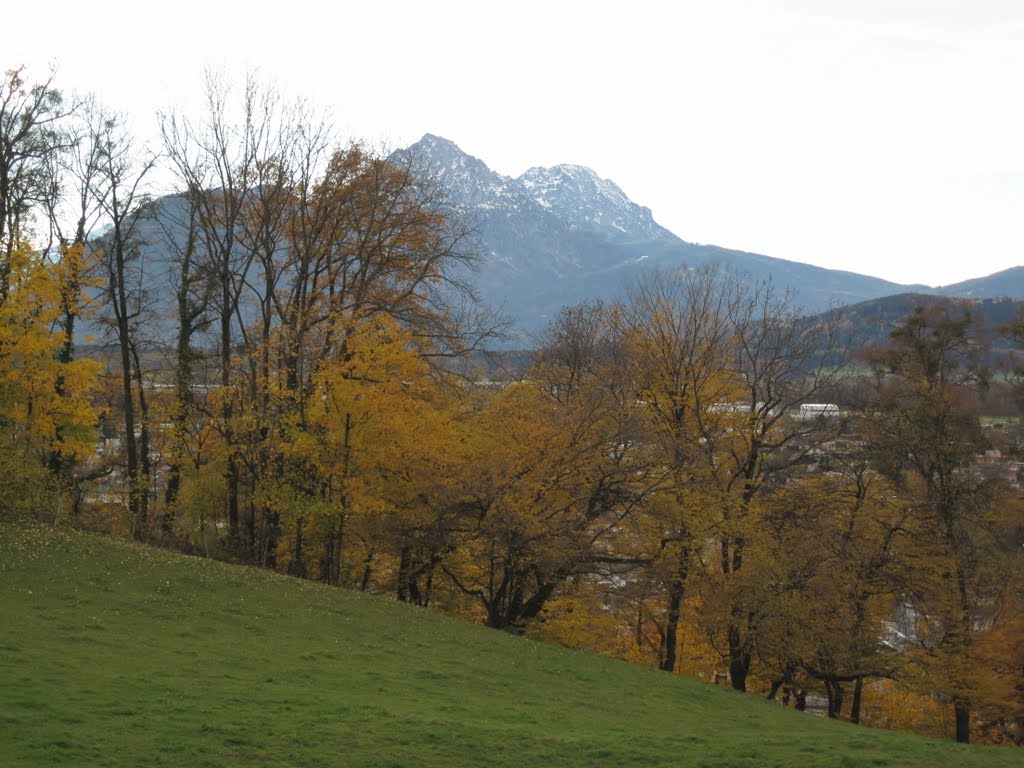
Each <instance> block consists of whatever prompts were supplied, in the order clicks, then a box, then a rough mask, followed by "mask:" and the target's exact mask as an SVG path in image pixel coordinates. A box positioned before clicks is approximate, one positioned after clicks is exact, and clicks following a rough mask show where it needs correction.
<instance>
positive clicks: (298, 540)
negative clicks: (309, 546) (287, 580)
mask: <svg viewBox="0 0 1024 768" xmlns="http://www.w3.org/2000/svg"><path fill="white" fill-rule="evenodd" d="M304 523H305V520H304V519H303V518H301V517H300V518H299V519H298V520H296V521H295V549H294V550H293V551H292V561H291V562H290V563H288V573H289V574H290V575H291V576H298V577H299V578H302V579H305V578H307V576H308V572H307V570H306V555H305V553H304V552H303V551H302V526H303V524H304Z"/></svg>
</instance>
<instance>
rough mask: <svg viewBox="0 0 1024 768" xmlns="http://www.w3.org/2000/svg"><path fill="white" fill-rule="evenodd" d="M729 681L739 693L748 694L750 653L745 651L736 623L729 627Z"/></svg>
mask: <svg viewBox="0 0 1024 768" xmlns="http://www.w3.org/2000/svg"><path fill="white" fill-rule="evenodd" d="M728 638H729V679H730V681H731V682H732V687H733V688H734V689H736V690H737V691H742V692H744V693H745V692H746V690H747V675H749V674H750V661H751V659H750V653H749V652H747V651H745V650H744V649H743V638H742V637H741V636H740V629H739V626H737V624H736V623H733V624H731V625H730V626H729V632H728Z"/></svg>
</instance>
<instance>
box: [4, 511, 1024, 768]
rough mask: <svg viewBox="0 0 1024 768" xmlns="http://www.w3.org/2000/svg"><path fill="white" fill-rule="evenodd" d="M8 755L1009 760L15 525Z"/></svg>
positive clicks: (440, 621)
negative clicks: (829, 719) (831, 719)
mask: <svg viewBox="0 0 1024 768" xmlns="http://www.w3.org/2000/svg"><path fill="white" fill-rule="evenodd" d="M0 765H3V766H7V767H8V768H15V767H16V766H40V767H41V766H52V765H67V766H133V767H134V766H228V765H238V766H379V767H381V768H385V767H387V768H397V767H398V766H428V767H429V766H488V768H499V767H501V766H509V767H511V766H581V767H582V766H586V767H587V768H593V767H595V766H599V767H601V768H603V767H605V766H608V767H612V766H644V767H645V768H650V767H652V766H750V767H751V768H753V767H754V766H809V767H810V766H861V765H863V766H922V767H923V766H985V767H986V768H996V767H998V766H1009V765H1024V753H1022V752H1020V751H1017V750H1011V749H996V748H985V747H967V746H962V745H956V744H953V743H950V742H941V741H935V740H927V739H922V738H917V737H913V736H908V735H903V734H896V733H888V732H883V731H876V730H870V729H867V728H859V727H856V726H851V725H849V724H844V723H837V722H828V721H826V720H823V719H821V718H819V717H815V716H812V715H807V714H802V713H797V712H794V711H791V710H785V709H783V708H781V707H780V706H779V705H777V704H774V703H769V702H766V701H763V700H760V699H757V698H755V697H747V696H743V695H739V694H735V693H733V692H732V691H729V690H726V689H723V688H715V687H712V686H708V685H704V684H701V683H699V682H696V681H693V680H689V679H685V678H681V677H673V676H670V675H666V674H664V673H659V672H657V671H655V670H652V669H646V668H641V667H637V666H632V665H630V664H627V663H625V662H619V661H614V660H610V659H606V658H601V657H598V656H594V655H589V654H582V653H577V652H572V651H568V650H565V649H562V648H559V647H554V646H547V645H542V644H538V643H535V642H532V641H529V640H525V639H522V638H517V637H512V636H510V635H507V634H504V633H500V632H496V631H493V630H487V629H485V628H482V627H478V626H472V625H469V624H466V623H463V622H459V621H456V620H453V619H449V618H445V617H442V616H437V615H434V614H432V613H430V612H429V611H425V610H422V609H415V608H411V607H409V606H407V605H403V604H400V603H396V602H394V601H392V600H387V599H381V598H377V597H373V596H368V595H361V594H355V593H349V592H345V591H342V590H337V589H332V588H328V587H324V586H321V585H319V584H314V583H309V582H302V581H298V580H294V579H289V578H286V577H282V576H278V575H274V574H271V573H267V572H263V571H258V570H255V569H250V568H244V567H236V566H230V565H226V564H222V563H217V562H212V561H208V560H201V559H195V558H189V557H184V556H181V555H177V554H173V553H170V552H165V551H161V550H156V549H149V548H145V547H140V546H134V545H126V544H122V543H118V542H115V541H113V540H110V539H105V538H102V537H99V536H93V535H85V534H80V533H75V532H71V531H67V530H53V529H49V528H45V527H40V526H36V525H32V524H27V523H20V522H16V523H11V522H7V523H0Z"/></svg>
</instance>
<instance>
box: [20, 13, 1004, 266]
mask: <svg viewBox="0 0 1024 768" xmlns="http://www.w3.org/2000/svg"><path fill="white" fill-rule="evenodd" d="M4 17H5V22H4V26H5V27H6V32H7V33H6V34H5V35H4V37H5V41H4V46H3V48H2V49H0V50H2V54H0V55H2V57H3V61H2V62H0V64H2V66H3V68H4V69H8V68H11V67H14V66H17V65H20V64H27V65H29V67H30V75H31V74H32V73H38V74H39V75H41V76H42V75H45V73H46V67H47V64H48V62H51V61H52V62H56V63H57V64H58V66H59V73H58V80H57V83H58V85H61V86H63V87H64V88H66V89H69V90H72V89H73V90H78V91H90V92H94V93H96V94H97V95H98V96H99V97H100V99H101V100H102V101H103V102H105V103H106V104H107V105H108V106H109V107H111V108H113V109H116V110H120V111H125V112H129V113H131V114H132V115H133V116H134V120H135V125H136V129H137V131H138V132H139V133H140V134H146V135H152V134H154V133H155V126H156V117H155V114H156V111H157V110H161V109H162V110H165V111H166V110H167V109H169V108H170V107H178V108H185V109H188V108H191V107H193V106H197V105H198V104H199V103H200V101H201V100H200V98H199V96H200V91H201V82H202V72H203V69H204V68H205V67H208V66H214V67H227V68H228V70H229V71H231V72H235V73H236V74H237V75H238V77H239V78H241V77H242V75H243V73H244V71H245V69H246V68H247V67H258V68H259V71H260V74H261V76H263V77H264V78H266V79H267V80H269V81H273V82H275V83H276V84H277V86H278V87H280V88H281V90H283V91H284V92H286V93H288V94H294V95H303V96H306V97H309V98H310V99H311V100H314V101H316V102H317V103H319V104H322V105H324V106H326V107H330V109H331V111H332V113H333V115H334V117H335V119H336V120H337V122H338V124H339V126H340V127H341V128H342V130H343V132H344V133H345V135H346V136H348V137H351V138H363V139H369V140H371V141H374V142H386V143H387V144H388V145H390V146H404V145H407V144H409V143H412V142H414V141H416V140H417V139H419V138H420V136H422V135H423V134H424V133H426V132H430V133H435V134H438V135H441V136H444V137H446V138H449V139H451V140H453V141H454V142H455V143H457V144H458V145H460V146H461V147H462V148H463V149H464V150H465V151H467V152H469V153H470V154H472V155H475V156H477V157H479V158H480V159H481V160H483V161H484V162H486V163H487V164H488V165H489V166H490V167H491V168H493V169H495V170H497V171H499V172H501V173H504V174H508V175H518V174H520V173H522V172H523V171H524V170H526V169H527V168H528V167H530V166H533V165H554V164H556V163H578V164H581V165H587V166H590V167H591V168H593V169H594V170H595V171H596V172H597V173H598V174H600V175H601V176H603V177H606V178H610V179H612V180H613V181H615V182H616V183H617V184H618V185H619V186H620V187H622V188H623V190H624V191H625V192H626V193H627V194H628V195H629V196H630V197H631V198H632V199H633V200H635V201H636V202H638V203H640V204H642V205H646V206H648V207H650V208H651V209H652V211H653V212H654V217H655V218H656V219H657V220H658V221H659V222H660V223H661V224H663V225H664V226H666V227H668V228H669V229H671V230H672V231H673V232H675V233H676V234H677V235H679V236H680V237H682V238H684V239H686V240H690V241H695V242H701V243H714V244H716V245H722V246H726V247H730V248H739V249H744V250H750V251H756V252H759V253H765V254H768V255H770V256H777V257H781V258H787V259H793V260H796V261H804V262H809V263H812V264H818V265H821V266H826V267H832V268H839V269H849V270H852V271H855V272H862V273H866V274H872V275H877V276H879V277H884V278H887V279H890V280H894V281H897V282H905V283H909V282H922V283H928V284H932V285H940V284H948V283H951V282H956V281H959V280H963V279H966V278H969V277H978V276H981V275H985V274H989V273H992V272H995V271H997V270H1001V269H1006V268H1008V267H1011V266H1016V265H1020V264H1024V216H1022V213H1024V0H676V1H675V2H665V1H664V0H661V1H657V0H651V1H649V0H630V2H625V1H623V2H559V0H546V1H545V2H536V1H535V0H519V1H518V2H515V3H496V2H486V1H485V0H477V1H476V2H471V1H466V2H458V1H456V0H432V1H431V2H425V1H424V2H413V1H412V0H373V1H372V2H371V0H365V1H364V2H358V3H354V2H334V3H331V2H329V1H327V0H325V2H320V3H314V2H311V1H310V0H288V1H286V2H277V3H273V4H270V3H262V2H245V3H242V2H237V3H236V2H223V1H221V0H205V1H204V2H195V0H176V1H175V2H169V3H161V4H159V5H158V4H150V3H142V2H138V0H135V1H134V2H110V1H108V0H95V1H94V2H81V1H80V0H79V1H77V2H65V1H64V0H59V1H58V2H39V3H34V4H30V3H28V2H22V3H17V4H14V5H13V7H9V8H6V9H5V11H4Z"/></svg>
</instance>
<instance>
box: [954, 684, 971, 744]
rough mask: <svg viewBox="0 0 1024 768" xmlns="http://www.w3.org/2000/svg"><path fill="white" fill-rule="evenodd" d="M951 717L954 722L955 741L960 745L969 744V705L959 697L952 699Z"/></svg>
mask: <svg viewBox="0 0 1024 768" xmlns="http://www.w3.org/2000/svg"><path fill="white" fill-rule="evenodd" d="M953 717H954V719H955V721H956V740H957V741H958V742H960V743H961V744H969V743H970V742H971V703H970V702H969V701H968V700H967V699H965V698H963V697H961V696H956V697H954V699H953Z"/></svg>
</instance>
